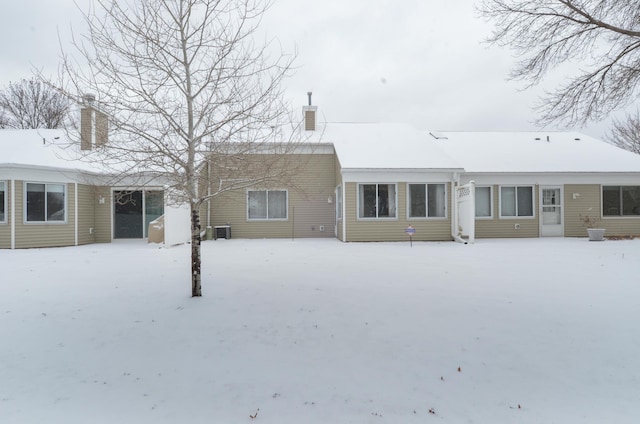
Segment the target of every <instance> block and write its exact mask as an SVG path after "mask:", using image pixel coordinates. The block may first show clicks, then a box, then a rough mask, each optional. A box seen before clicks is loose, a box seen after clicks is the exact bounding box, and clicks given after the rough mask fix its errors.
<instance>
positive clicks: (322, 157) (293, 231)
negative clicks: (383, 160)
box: [203, 154, 336, 238]
mask: <svg viewBox="0 0 640 424" xmlns="http://www.w3.org/2000/svg"><path fill="white" fill-rule="evenodd" d="M256 158H257V159H259V155H258V156H256ZM294 158H295V159H294V160H296V161H297V162H298V163H299V164H304V166H303V167H302V168H303V171H302V172H300V173H299V174H298V175H295V176H294V177H292V181H291V182H282V183H280V184H273V186H272V187H269V188H270V189H276V190H282V189H285V190H287V192H288V199H287V200H288V218H287V219H286V220H264V221H254V220H251V221H250V220H248V219H247V191H246V190H235V191H232V192H228V193H225V194H222V195H220V196H217V197H215V198H213V199H212V203H211V222H212V225H213V226H217V225H231V236H232V237H233V238H287V237H291V238H298V237H334V225H335V212H334V208H335V199H334V191H335V186H336V184H335V177H334V172H333V170H334V167H335V155H333V154H300V155H296V156H294ZM257 189H258V188H257ZM260 189H263V188H260ZM328 199H331V203H329V200H328ZM203 216H206V214H203ZM203 221H204V222H206V219H204V218H203ZM321 227H324V228H323V230H324V231H321Z"/></svg>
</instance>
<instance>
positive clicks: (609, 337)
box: [0, 239, 640, 424]
mask: <svg viewBox="0 0 640 424" xmlns="http://www.w3.org/2000/svg"><path fill="white" fill-rule="evenodd" d="M203 264H204V267H203V294H204V297H203V298H199V299H192V298H190V297H189V296H190V281H189V246H177V247H172V248H159V247H158V245H147V244H144V243H140V242H133V243H132V242H125V243H113V244H105V245H89V246H81V247H71V248H57V249H33V250H17V251H9V250H0V270H1V274H0V422H2V423H54V422H56V423H58V422H60V423H185V422H190V423H381V424H382V423H429V422H434V423H435V422H438V423H637V422H640V240H626V241H605V242H600V243H598V242H588V241H587V240H586V239H533V240H479V241H478V242H477V243H476V244H475V245H461V244H457V243H414V244H413V247H409V244H408V243H349V244H343V243H340V242H338V241H336V240H295V241H291V240H275V241H274V240H269V241H267V240H253V241H250V240H219V241H215V242H213V241H212V242H205V243H204V244H203ZM256 414H257V415H256ZM254 416H255V418H251V417H254Z"/></svg>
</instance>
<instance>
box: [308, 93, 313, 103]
mask: <svg viewBox="0 0 640 424" xmlns="http://www.w3.org/2000/svg"><path fill="white" fill-rule="evenodd" d="M312 94H313V92H311V91H307V96H308V97H309V106H311V95H312Z"/></svg>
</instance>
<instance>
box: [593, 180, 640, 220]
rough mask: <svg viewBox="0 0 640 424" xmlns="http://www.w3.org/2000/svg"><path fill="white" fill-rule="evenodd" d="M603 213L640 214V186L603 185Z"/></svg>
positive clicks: (612, 214)
mask: <svg viewBox="0 0 640 424" xmlns="http://www.w3.org/2000/svg"><path fill="white" fill-rule="evenodd" d="M602 215H603V216H638V215H640V186H602Z"/></svg>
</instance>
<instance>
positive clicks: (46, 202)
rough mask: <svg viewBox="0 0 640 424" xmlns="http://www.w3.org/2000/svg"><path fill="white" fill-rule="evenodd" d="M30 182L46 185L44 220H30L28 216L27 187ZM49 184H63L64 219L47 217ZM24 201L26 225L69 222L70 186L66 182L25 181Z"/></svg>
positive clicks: (63, 223)
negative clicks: (49, 218)
mask: <svg viewBox="0 0 640 424" xmlns="http://www.w3.org/2000/svg"><path fill="white" fill-rule="evenodd" d="M29 184H40V185H44V193H45V196H44V201H45V205H44V207H45V209H44V221H29V220H28V219H27V218H28V214H29V211H28V205H27V202H28V198H27V197H28V196H27V188H28V186H29ZM49 186H62V193H63V195H64V204H63V208H64V219H62V220H48V219H47V215H48V201H47V193H48V192H49V191H48V187H49ZM22 192H23V201H22V206H23V211H24V212H23V221H24V224H25V225H42V224H47V225H65V224H67V218H68V216H69V212H68V211H69V203H68V197H69V196H68V194H69V188H68V187H67V184H66V183H52V182H48V183H45V182H38V181H25V182H24V185H23V190H22Z"/></svg>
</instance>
